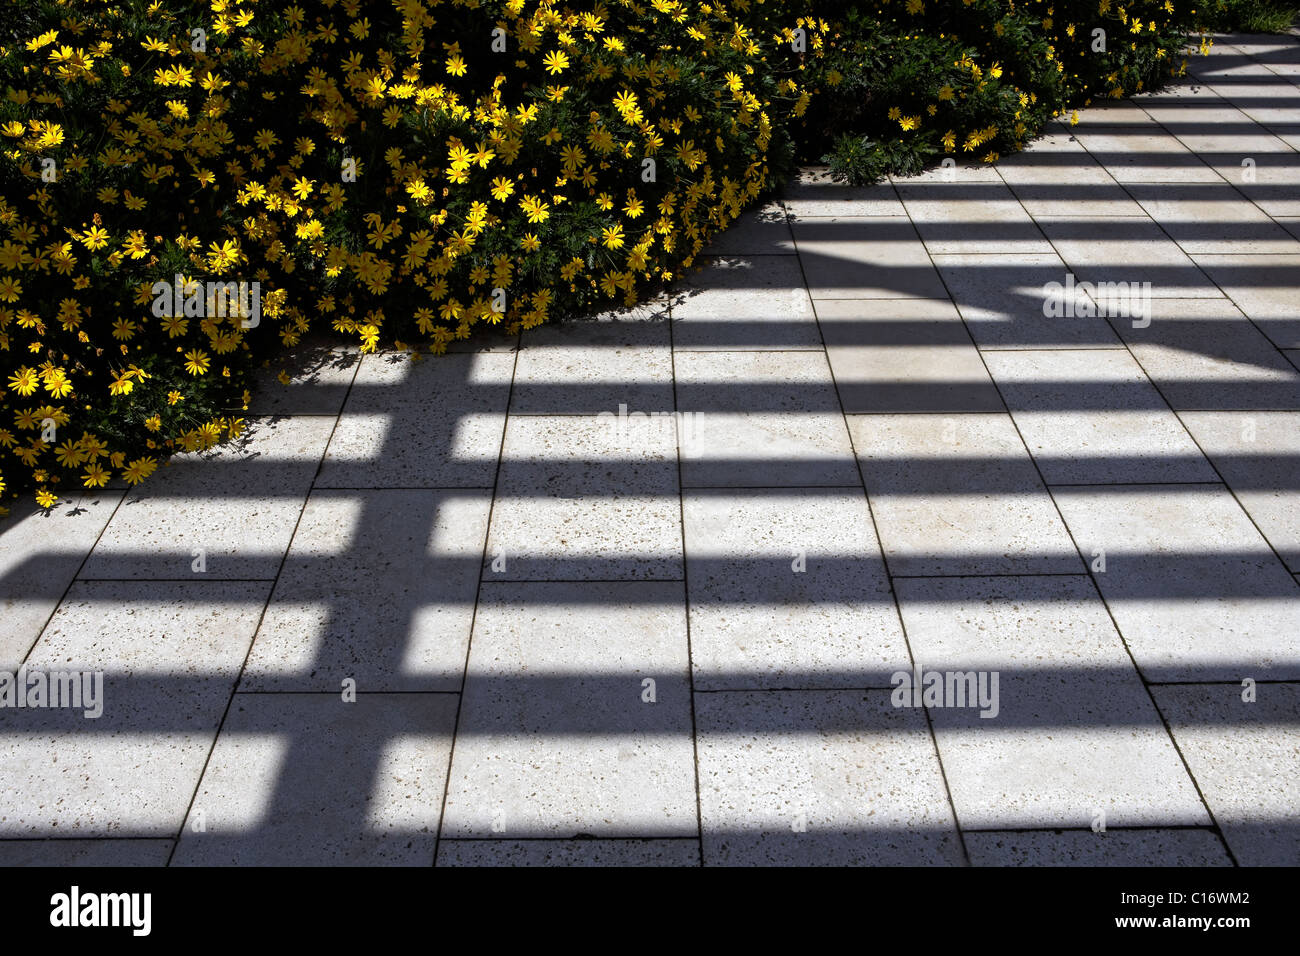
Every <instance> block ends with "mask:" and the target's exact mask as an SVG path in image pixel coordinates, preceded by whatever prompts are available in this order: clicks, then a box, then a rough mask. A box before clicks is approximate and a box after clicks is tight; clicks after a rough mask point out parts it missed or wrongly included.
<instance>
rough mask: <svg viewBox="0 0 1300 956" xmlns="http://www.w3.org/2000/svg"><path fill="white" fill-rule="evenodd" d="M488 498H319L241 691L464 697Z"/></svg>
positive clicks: (355, 494) (335, 494)
mask: <svg viewBox="0 0 1300 956" xmlns="http://www.w3.org/2000/svg"><path fill="white" fill-rule="evenodd" d="M490 506H491V495H490V494H489V493H488V492H486V491H459V492H454V491H422V490H416V489H395V490H373V491H328V490H326V491H318V492H315V493H314V494H313V495H312V497H311V498H310V499H309V500H308V502H307V506H306V508H305V509H304V510H303V515H302V520H301V521H299V523H298V529H297V532H296V533H295V535H294V540H293V545H292V546H291V547H290V549H289V557H288V559H287V560H286V561H285V566H284V570H283V571H282V572H281V573H280V577H279V578H278V580H277V581H276V587H275V592H274V594H273V595H272V597H271V601H270V604H269V605H268V606H267V609H266V615H265V617H264V618H263V620H262V623H261V626H260V627H259V628H258V632H257V639H256V640H255V641H254V642H253V650H252V653H251V654H249V658H248V663H247V665H246V666H245V668H244V675H243V680H242V682H241V684H240V689H241V690H278V691H307V690H315V691H324V692H330V693H337V692H338V691H339V689H340V687H341V682H342V681H343V680H345V679H349V678H350V679H352V680H353V681H355V682H356V687H357V689H358V690H360V691H363V692H376V691H414V690H424V691H430V690H450V691H458V690H459V689H460V682H461V677H462V675H463V673H464V669H465V649H466V647H467V646H468V644H469V634H470V625H471V622H472V621H473V617H474V600H475V597H476V595H477V594H478V581H479V573H480V566H481V560H482V556H483V545H484V540H485V538H486V536H487V523H488V509H489V507H490Z"/></svg>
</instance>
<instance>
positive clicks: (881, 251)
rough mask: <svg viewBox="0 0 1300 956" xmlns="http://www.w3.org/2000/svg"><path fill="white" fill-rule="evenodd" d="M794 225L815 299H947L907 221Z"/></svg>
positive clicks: (826, 221) (844, 219)
mask: <svg viewBox="0 0 1300 956" xmlns="http://www.w3.org/2000/svg"><path fill="white" fill-rule="evenodd" d="M791 228H792V229H793V230H794V239H795V244H796V245H797V246H798V249H799V261H800V262H801V263H802V265H803V272H804V275H805V276H806V277H807V281H808V291H809V292H810V294H811V295H812V297H813V299H814V300H821V299H902V298H911V297H915V298H923V299H943V298H945V297H946V295H947V293H946V292H945V291H944V288H943V283H942V282H941V281H940V280H939V274H938V273H937V272H935V270H934V266H933V265H932V264H931V263H930V256H929V253H928V252H926V248H925V245H924V244H923V243H922V242H921V239H920V237H919V236H918V235H917V234H916V229H915V228H914V227H913V226H912V223H911V221H910V220H908V219H905V218H901V217H897V216H876V217H871V218H866V217H837V218H833V219H805V220H797V221H795V222H794V223H792V224H791Z"/></svg>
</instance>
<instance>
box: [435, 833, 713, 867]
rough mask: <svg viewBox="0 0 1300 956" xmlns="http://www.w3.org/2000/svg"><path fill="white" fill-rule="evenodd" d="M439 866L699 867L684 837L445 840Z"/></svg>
mask: <svg viewBox="0 0 1300 956" xmlns="http://www.w3.org/2000/svg"><path fill="white" fill-rule="evenodd" d="M437 865H438V866H699V865H700V843H699V841H698V840H695V839H680V840H442V841H441V842H440V843H439V844H438V864H437Z"/></svg>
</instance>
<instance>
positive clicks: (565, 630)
mask: <svg viewBox="0 0 1300 956" xmlns="http://www.w3.org/2000/svg"><path fill="white" fill-rule="evenodd" d="M682 598H683V586H682V584H681V583H680V582H672V583H663V582H634V583H607V582H596V583H590V582H589V583H580V584H573V583H567V582H555V583H528V584H517V583H516V584H484V586H483V590H482V594H481V595H480V598H479V609H478V616H477V619H476V622H475V625H474V641H473V644H472V645H471V648H470V658H469V673H468V676H467V678H466V681H465V690H464V696H463V703H462V708H461V715H460V724H459V729H458V731H457V739H456V751H455V755H454V757H453V760H452V767H451V777H450V783H449V785H448V790H447V805H446V811H445V812H446V817H445V819H444V822H443V835H444V836H448V837H489V838H500V839H512V838H520V837H525V838H526V837H543V836H544V837H557V838H571V837H575V836H583V835H591V836H596V837H676V836H695V835H696V834H697V832H698V830H697V818H696V809H695V775H694V768H693V756H692V753H693V747H692V731H691V703H690V682H689V668H690V662H689V658H688V654H687V636H686V613H685V606H684V603H683V600H682ZM647 681H650V682H652V683H649V684H647V683H646V682H647Z"/></svg>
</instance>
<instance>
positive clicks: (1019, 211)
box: [898, 181, 1052, 255]
mask: <svg viewBox="0 0 1300 956" xmlns="http://www.w3.org/2000/svg"><path fill="white" fill-rule="evenodd" d="M898 194H899V196H900V197H901V198H902V200H903V205H904V206H905V207H906V208H907V213H908V215H909V216H910V217H911V219H912V222H913V223H914V224H915V225H916V229H917V232H919V233H920V235H921V241H922V242H924V243H925V246H926V248H927V249H928V250H929V251H930V252H931V254H933V255H944V254H960V253H985V252H1016V253H1020V254H1023V255H1033V254H1038V255H1042V254H1046V253H1051V251H1052V246H1051V243H1049V242H1048V241H1047V240H1046V239H1045V238H1044V237H1043V234H1042V232H1041V231H1039V229H1038V227H1037V226H1036V225H1034V221H1033V220H1032V219H1031V218H1030V217H1029V213H1027V212H1025V209H1024V207H1023V206H1021V205H1020V201H1019V200H1018V199H1016V197H1015V195H1014V194H1013V193H1012V192H1011V190H1010V189H1008V188H1007V187H1006V186H1005V185H1003V184H1002V183H1001V182H990V183H956V182H953V183H946V182H943V181H939V182H927V183H924V184H913V185H904V186H899V187H898Z"/></svg>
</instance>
